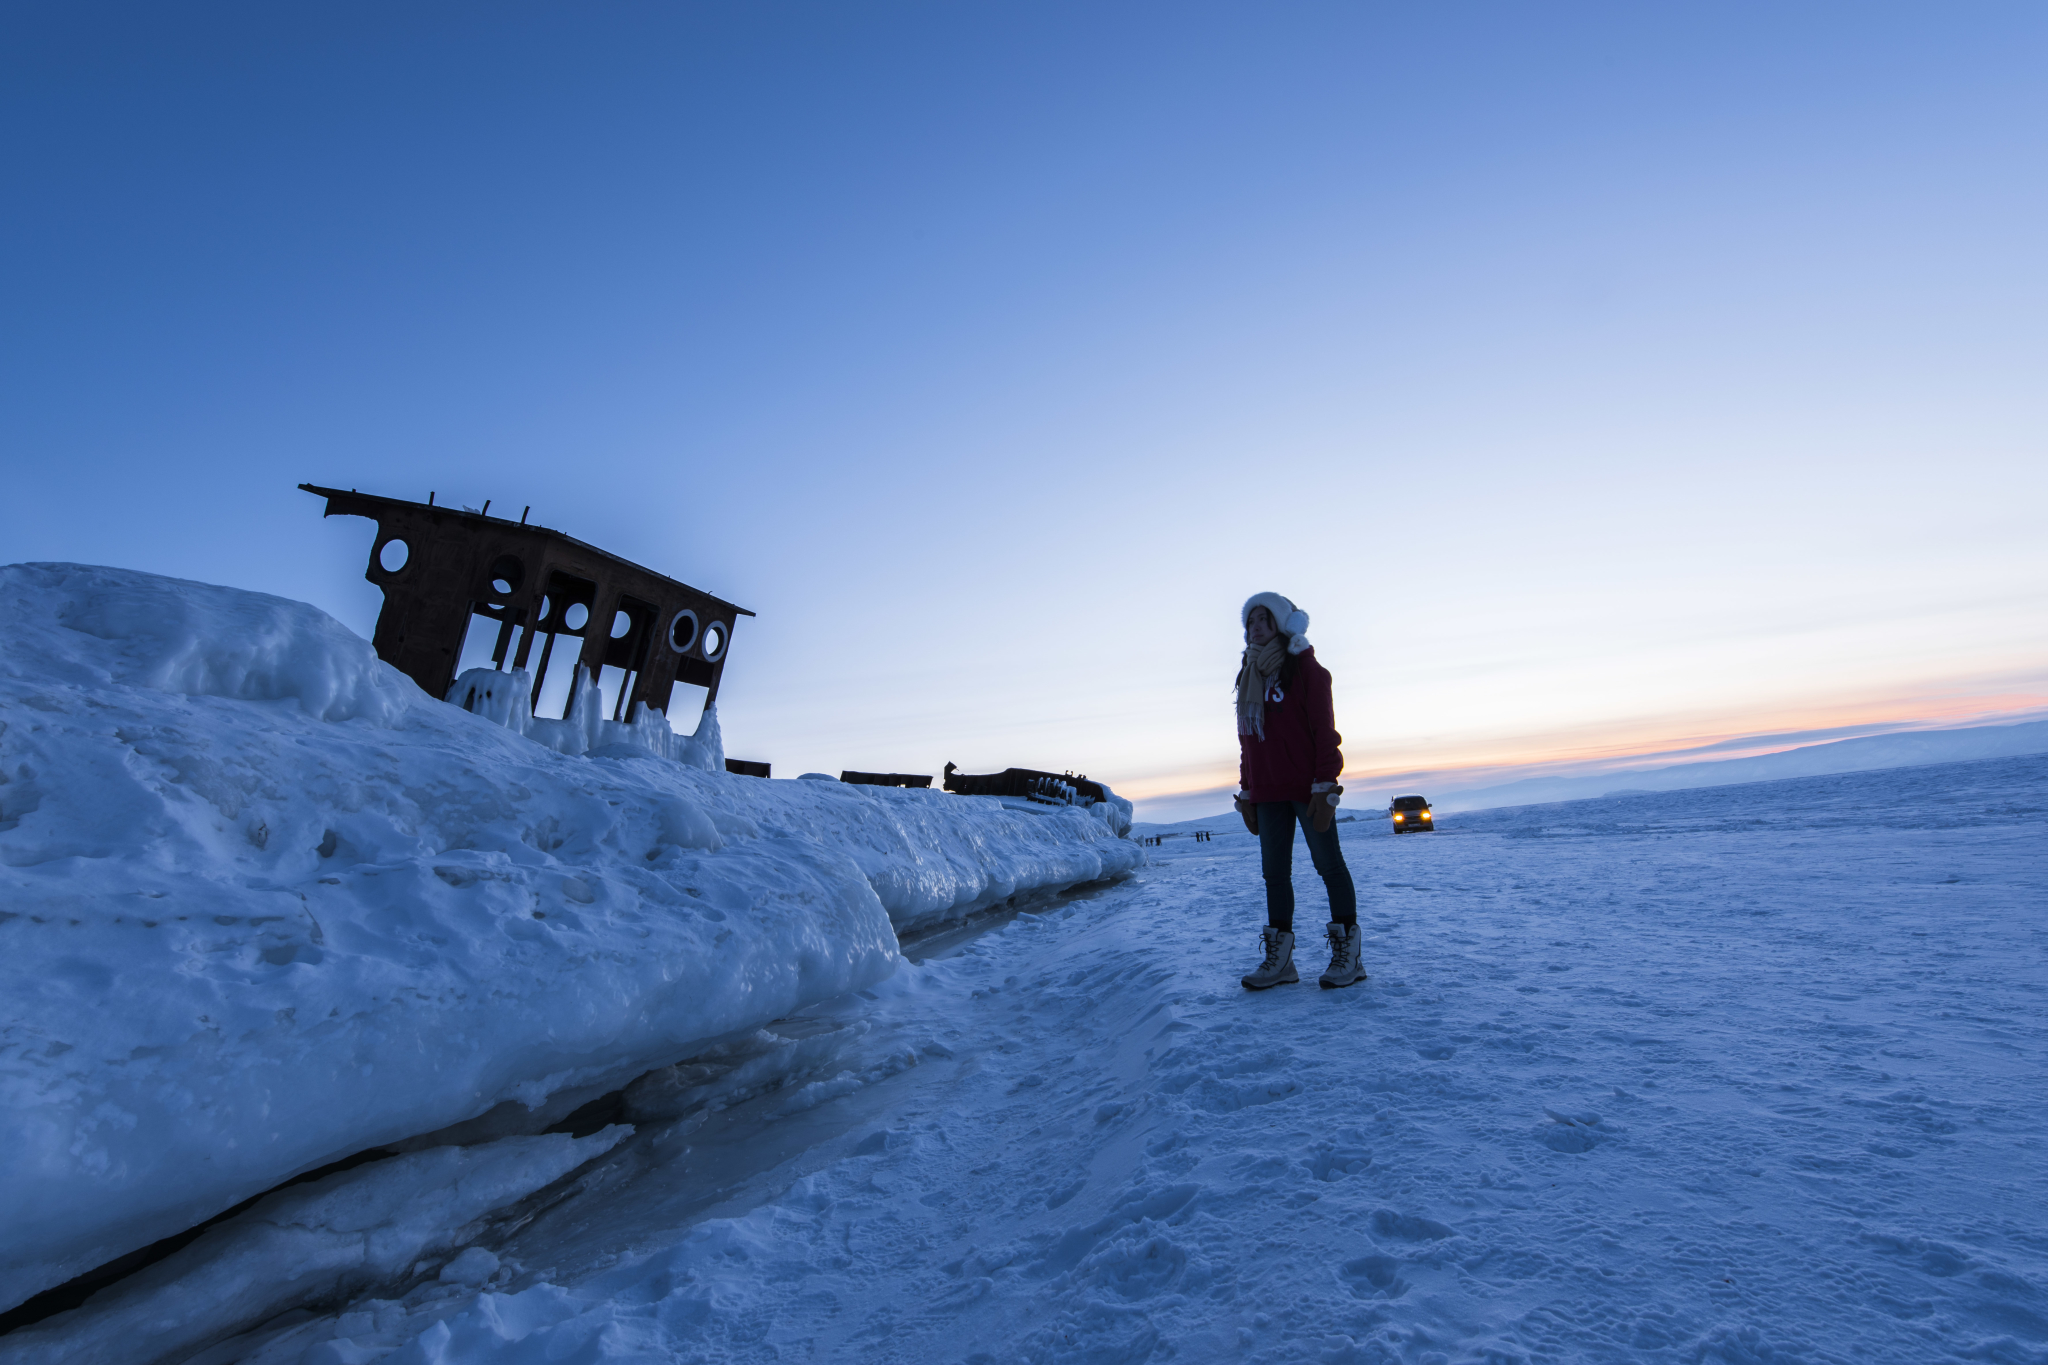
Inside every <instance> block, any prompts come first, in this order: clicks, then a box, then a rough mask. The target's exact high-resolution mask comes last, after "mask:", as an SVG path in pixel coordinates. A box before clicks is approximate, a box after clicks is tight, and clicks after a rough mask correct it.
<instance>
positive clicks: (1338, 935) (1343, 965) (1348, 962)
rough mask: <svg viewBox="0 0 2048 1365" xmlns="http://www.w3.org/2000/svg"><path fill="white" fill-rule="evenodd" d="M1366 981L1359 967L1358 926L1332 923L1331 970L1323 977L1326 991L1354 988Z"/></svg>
mask: <svg viewBox="0 0 2048 1365" xmlns="http://www.w3.org/2000/svg"><path fill="white" fill-rule="evenodd" d="M1363 980H1365V973H1364V972H1363V971H1361V970H1359V966H1358V926H1357V925H1355V924H1338V923H1336V922H1335V921H1334V920H1333V921H1331V923H1330V970H1328V971H1326V972H1324V973H1323V975H1322V986H1323V989H1324V990H1335V989H1336V988H1337V987H1339V986H1353V985H1356V984H1358V983H1359V982H1361V981H1363Z"/></svg>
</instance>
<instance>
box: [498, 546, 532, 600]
mask: <svg viewBox="0 0 2048 1365" xmlns="http://www.w3.org/2000/svg"><path fill="white" fill-rule="evenodd" d="M525 579H526V566H525V565H524V564H521V563H520V562H519V561H518V560H517V559H515V558H513V557H512V556H511V555H499V556H498V558H497V560H496V562H495V563H493V564H492V565H491V595H492V596H493V597H510V596H511V595H512V594H513V593H515V592H517V591H519V585H520V584H521V583H522V582H524V581H525Z"/></svg>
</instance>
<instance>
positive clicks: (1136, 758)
mask: <svg viewBox="0 0 2048 1365" xmlns="http://www.w3.org/2000/svg"><path fill="white" fill-rule="evenodd" d="M2044 69H2048V11H2044V10H2042V9H2041V8H2039V7H2038V6H2031V5H2020V4H1985V5H1975V6H1970V7H1967V8H1962V7H1934V6H1887V5H1860V4H1859V5H1848V4H1840V5H1805V6H1792V7H1788V6H1781V5H1770V6H1766V5H1727V6H1714V7H1704V6H1701V7H1677V6H1657V7H1643V6H1632V5H1577V4H1562V5H1550V6H1529V5H1505V4H1503V5H1488V4H1469V5H1456V6H1442V5H1432V6H1421V5H1414V6H1403V7H1389V6H1367V5H1346V6H1318V5H1296V6H1289V7H1285V8H1280V7H1263V6H1249V5H1244V6H1203V5H1171V6H1168V5H1111V6H1101V5H1089V6H1080V5H1074V6H1059V5H1031V6H1010V7H996V6H965V5H938V4H928V5H926V4H918V5H912V4H898V5H868V6H847V5H840V4H811V5H790V4H771V5H749V6H738V5H732V6H720V7H708V6H683V5H652V4H631V3H617V4H608V5H604V6H539V5H520V4H491V5H481V4H477V5H453V4H451V5H437V6H417V5H409V6H398V5H387V6H376V5H352V6H347V7H341V6H326V7H323V6H318V5H303V6H275V5H257V4H248V5H207V4H197V5H189V6H178V7H164V6H139V5H138V6H111V5H91V4H83V5H75V6H54V5H46V6H38V7H29V6H17V7H15V8H13V9H12V10H10V11H8V12H7V14H6V15H5V16H4V17H0V111H4V118H0V168H4V171H5V174H6V179H7V183H8V185H9V186H10V193H9V194H8V195H6V196H5V197H4V199H0V309H4V314H5V316H6V318H7V319H8V325H7V326H6V327H5V328H0V461H4V464H5V467H6V488H7V490H8V496H6V497H5V498H4V499H0V559H5V560H10V561H11V560H22V559H61V560H76V561H85V562H98V563H111V564H119V565H126V566H130V567H135V568H141V569H147V570H151V571H155V572H161V573H167V574H173V575H178V576H184V577H191V578H198V579H204V580H208V581H213V582H221V583H231V584H235V585H239V586H245V587H250V588H258V589H262V590H265V591H270V592H276V593H280V594H283V595H286V596H291V597H296V598H301V599H304V600H307V601H312V602H315V603H317V604H319V605H321V606H323V607H325V608H327V609H328V610H330V611H332V612H334V613H335V614H336V615H337V616H339V617H341V618H342V619H343V620H344V621H346V622H348V623H349V624H350V625H352V626H354V627H355V628H356V629H358V630H360V631H362V632H363V633H365V634H367V633H368V631H369V627H370V624H371V622H372V621H373V620H374V616H375V611H376V602H377V598H376V593H375V590H374V589H372V588H371V587H370V586H369V585H368V584H366V583H364V582H363V581H362V580H361V576H360V575H361V568H362V563H363V560H364V558H365V557H366V554H367V549H368V527H367V524H365V523H359V522H351V521H347V520H335V521H331V522H326V523H322V522H321V521H320V519H319V517H318V515H317V514H318V508H319V504H318V503H317V502H316V501H315V500H314V499H312V498H310V497H308V496H307V495H305V494H303V493H299V492H297V491H296V490H295V488H294V485H295V484H297V483H298V482H300V481H301V480H311V481H314V482H322V483H336V484H341V485H344V486H354V487H360V488H363V489H365V490H374V491H379V492H387V493H392V494H396V495H400V496H412V497H424V496H425V495H426V493H427V491H428V490H429V489H432V490H435V491H436V492H437V494H438V495H439V497H440V498H441V499H442V500H445V501H452V502H458V503H468V504H470V505H472V506H474V505H480V504H481V503H482V501H483V500H484V499H485V498H491V499H493V500H494V503H495V507H496V508H504V507H508V506H511V507H517V506H525V505H529V504H530V505H531V506H532V507H533V509H534V513H533V515H534V518H535V519H536V520H538V521H541V522H543V523H544V524H547V525H551V526H556V527H559V528H561V529H563V530H566V531H568V532H570V533H571V534H573V535H576V536H578V537H580V538H582V539H585V540H589V541H592V542H595V543H597V544H600V545H604V546H606V547H607V548H610V549H613V550H615V551H617V552H618V553H621V554H624V555H626V556H628V557H629V558H633V559H636V560H639V561H641V562H644V563H647V564H649V565H651V566H653V567H655V568H658V569H662V570H664V571H666V572H670V573H672V574H674V575H676V576H677V577H680V578H683V579H685V580H686V581H689V582H691V583H694V584H696V585H698V586H700V587H702V588H705V589H707V590H709V591H711V592H714V593H717V594H719V595H721V596H725V597H727V598H730V599H732V600H735V601H738V602H741V603H743V604H745V605H746V606H748V607H750V608H752V609H754V610H755V611H757V612H759V613H760V615H759V618H758V619H757V620H754V621H749V622H746V623H745V624H744V626H743V628H742V630H741V632H740V636H739V638H738V640H737V641H736V642H735V645H734V650H733V661H732V663H731V665H730V667H729V670H728V673H727V681H726V690H725V699H724V704H723V705H722V707H721V711H722V716H723V720H724V724H725V729H726V734H727V738H728V748H729V751H730V752H732V753H734V754H735V755H740V756H746V757H755V758H766V759H769V760H771V761H773V762H774V763H775V765H776V771H777V772H778V773H795V772H799V771H803V770H806V769H824V770H827V771H834V772H836V771H838V770H839V769H840V768H842V767H862V768H888V769H896V770H907V771H936V770H937V768H938V767H939V765H940V764H942V763H944V762H945V761H946V760H948V759H952V760H955V761H958V762H959V763H961V765H962V766H963V767H967V768H970V769H979V768H984V767H1001V766H1004V765H1007V764H1020V765H1027V766H1038V767H1051V768H1055V769H1061V768H1071V769H1074V770H1077V771H1086V772H1089V773H1090V774H1091V775H1093V776H1097V777H1101V778H1104V779H1106V780H1109V781H1111V782H1112V783H1114V784H1116V785H1117V786H1118V787H1119V789H1122V790H1127V791H1131V792H1134V793H1136V794H1139V795H1141V796H1145V797H1148V798H1151V799H1152V800H1153V802H1154V806H1153V810H1154V813H1161V814H1163V813H1168V812H1169V809H1170V808H1172V809H1177V808H1173V805H1172V802H1171V801H1170V800H1169V798H1171V797H1173V796H1174V795H1175V794H1177V793H1190V792H1203V791H1207V790H1210V789H1213V788H1215V787H1217V786H1219V785H1223V784H1226V783H1228V782H1229V780H1230V778H1231V764H1232V761H1233V755H1234V747H1235V746H1234V741H1233V736H1232V730H1231V724H1230V699H1229V680H1230V674H1231V672H1232V671H1233V667H1234V655H1235V652H1236V648H1237V640H1236V610H1237V604H1238V603H1239V602H1240V601H1241V600H1242V599H1243V598H1244V597H1245V596H1246V595H1248V594H1249V593H1251V592H1254V591H1259V590H1267V589H1270V590H1275V591H1279V592H1283V593H1286V594H1287V595H1289V596H1291V597H1293V598H1294V599H1295V600H1296V601H1298V602H1299V603H1301V604H1302V605H1303V606H1305V607H1306V608H1307V609H1308V610H1309V611H1310V613H1311V614H1312V616H1313V617H1314V619H1315V625H1314V627H1313V628H1312V630H1311V632H1310V633H1311V636H1312V638H1314V639H1315V641H1316V643H1317V647H1318V652H1319V655H1320V656H1321V657H1322V658H1323V659H1324V660H1325V662H1326V663H1328V664H1329V666H1330V667H1331V668H1332V670H1333V672H1334V673H1335V674H1336V677H1337V682H1338V709H1339V721H1340V724H1341V725H1342V726H1343V728H1344V730H1345V732H1346V735H1347V744H1346V750H1347V756H1348V758H1349V762H1350V765H1351V771H1353V772H1354V773H1357V774H1360V775H1365V774H1369V773H1375V772H1380V773H1384V772H1402V773H1410V772H1414V773H1428V772H1433V771H1439V770H1444V771H1449V770H1457V771H1482V770H1483V771H1485V772H1486V773H1488V774H1492V773H1494V772H1496V771H1507V770H1511V769H1515V768H1517V767H1519V766H1526V765H1529V764H1542V763H1549V762H1573V763H1583V762H1586V761H1588V760H1600V759H1603V758H1605V757H1609V756H1615V757H1619V758H1627V757H1628V756H1631V755H1640V754H1644V753H1650V752H1664V751H1673V750H1681V749H1688V748H1697V747H1699V746H1701V745H1708V744H1725V745H1729V746H1731V749H1732V750H1739V749H1742V748H1744V747H1745V745H1744V743H1743V741H1745V740H1746V738H1747V737H1749V736H1753V735H1759V734H1783V733H1790V732H1804V731H1809V730H1828V731H1831V732H1839V733H1852V732H1853V733H1863V732H1865V730H1864V729H1860V728H1859V727H1885V726H1896V725H1900V724H1919V723H1928V722H1954V721H1957V720H1961V719H1970V718H1976V717H1984V716H1992V717H1996V716H2002V715H2019V714H2028V713H2031V712H2032V711H2033V710H2035V709H2038V708H2039V707H2041V706H2043V705H2044V704H2048V639H2044V631H2043V628H2042V627H2043V623H2044V622H2048V610H2044V609H2048V548H2044V545H2048V537H2043V536H2041V535H2040V533H2039V530H2038V522H2039V520H2040V509H2041V508H2042V506H2043V505H2044V496H2043V495H2044V494H2048V474H2044V470H2048V460H2044V454H2048V450H2044V444H2048V441H2044V437H2048V398H2044V392H2048V385H2043V384H2042V383H2041V381H2040V376H2041V375H2042V374H2043V373H2048V363H2044V362H2048V323H2044V319H2048V277H2044V271H2043V269H2042V264H2041V251H2040V246H2039V244H2040V243H2041V242H2042V241H2044V240H2048V174H2044V172H2048V165H2044V161H2048V87H2044V83H2043V82H2042V81H2041V80H2040V79H2039V73H2040V72H2041V71H2042V70H2044ZM1190 800H1192V801H1193V802H1194V803H1195V804H1196V805H1200V804H1201V803H1203V802H1208V803H1209V804H1211V805H1213V804H1215V802H1214V800H1213V798H1209V797H1200V796H1198V797H1193V798H1190ZM1187 813H1193V807H1190V808H1189V810H1188V811H1187Z"/></svg>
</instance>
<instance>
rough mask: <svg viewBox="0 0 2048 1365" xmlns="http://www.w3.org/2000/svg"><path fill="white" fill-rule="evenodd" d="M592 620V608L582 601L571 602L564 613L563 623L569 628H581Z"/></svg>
mask: <svg viewBox="0 0 2048 1365" xmlns="http://www.w3.org/2000/svg"><path fill="white" fill-rule="evenodd" d="M589 620H590V608H589V607H586V606H584V605H583V604H582V603H581V602H571V603H570V604H569V606H568V608H567V610H565V611H563V613H562V625H563V626H564V627H566V628H567V629H569V630H581V629H583V627H584V626H585V625H586V624H587V623H588V622H589Z"/></svg>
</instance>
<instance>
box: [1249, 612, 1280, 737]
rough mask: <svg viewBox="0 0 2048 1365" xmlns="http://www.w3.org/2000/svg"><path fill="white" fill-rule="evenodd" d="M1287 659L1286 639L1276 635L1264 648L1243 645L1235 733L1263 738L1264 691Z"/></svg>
mask: <svg viewBox="0 0 2048 1365" xmlns="http://www.w3.org/2000/svg"><path fill="white" fill-rule="evenodd" d="M1286 658H1287V637H1286V636H1285V635H1275V636H1274V637H1273V638H1272V639H1270V640H1268V641H1266V643H1264V644H1263V645H1246V646H1245V647H1244V662H1243V663H1242V664H1240V665H1239V666H1238V670H1237V732H1238V733H1239V734H1241V735H1255V736H1257V737H1258V738H1260V739H1264V738H1265V737H1266V689H1267V688H1269V687H1271V686H1272V685H1273V679H1275V678H1277V677H1279V676H1280V665H1281V664H1282V663H1283V662H1285V661H1286Z"/></svg>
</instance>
